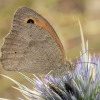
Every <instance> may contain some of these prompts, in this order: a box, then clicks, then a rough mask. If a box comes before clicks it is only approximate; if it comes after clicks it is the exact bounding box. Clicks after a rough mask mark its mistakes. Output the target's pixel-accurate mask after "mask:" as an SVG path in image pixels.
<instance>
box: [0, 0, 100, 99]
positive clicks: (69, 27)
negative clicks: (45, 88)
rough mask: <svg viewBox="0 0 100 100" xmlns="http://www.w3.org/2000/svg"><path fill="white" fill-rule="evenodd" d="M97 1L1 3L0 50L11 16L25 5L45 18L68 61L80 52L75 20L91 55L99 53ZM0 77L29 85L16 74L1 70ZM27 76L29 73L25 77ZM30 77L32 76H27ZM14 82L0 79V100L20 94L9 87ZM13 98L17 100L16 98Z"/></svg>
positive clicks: (2, 0) (3, 0)
mask: <svg viewBox="0 0 100 100" xmlns="http://www.w3.org/2000/svg"><path fill="white" fill-rule="evenodd" d="M99 4H100V1H99V0H19V1H18V0H10V1H8V0H0V47H1V46H2V43H3V38H4V36H5V35H6V34H7V33H8V32H9V30H10V28H11V22H12V18H13V14H14V12H15V11H16V9H18V7H20V6H27V7H30V8H32V9H34V10H35V11H37V12H38V13H39V14H41V15H42V16H44V17H45V18H46V19H47V20H48V21H49V22H50V23H51V25H52V26H53V27H54V29H55V30H56V32H57V34H58V36H59V38H60V40H61V41H62V44H63V46H64V49H65V51H66V56H67V58H68V59H70V58H71V59H72V60H74V61H76V57H79V51H80V49H81V38H80V30H79V24H78V18H79V19H80V21H81V24H82V28H83V32H84V37H85V41H86V40H88V41H89V48H92V50H91V51H90V52H91V54H94V53H95V54H98V53H99V51H100V46H99V43H100V40H99V38H100V28H99V27H100V5H99ZM0 74H5V75H8V76H10V77H12V78H14V79H15V80H17V81H19V82H21V83H23V84H26V85H27V86H30V84H28V82H26V81H25V80H24V79H23V78H22V76H20V75H19V73H17V72H7V71H4V70H3V68H2V67H1V64H0ZM28 75H29V74H28ZM30 76H31V75H30ZM12 85H13V86H14V83H12V82H11V81H9V80H7V79H5V78H3V77H2V76H0V97H1V98H9V99H14V100H16V99H17V98H18V97H21V96H22V95H21V94H20V93H19V92H18V91H17V90H15V89H13V88H12V87H11V86H12ZM15 98H16V99H15Z"/></svg>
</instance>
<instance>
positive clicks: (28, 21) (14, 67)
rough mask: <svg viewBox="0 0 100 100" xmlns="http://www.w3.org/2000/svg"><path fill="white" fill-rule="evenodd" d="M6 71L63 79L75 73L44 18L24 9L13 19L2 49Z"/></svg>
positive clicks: (2, 58)
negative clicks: (49, 74) (70, 73)
mask: <svg viewBox="0 0 100 100" xmlns="http://www.w3.org/2000/svg"><path fill="white" fill-rule="evenodd" d="M1 52H2V56H1V63H2V66H3V68H4V69H5V70H9V71H21V72H28V73H35V74H44V75H45V74H47V73H48V72H50V71H52V72H51V74H52V75H53V76H55V77H58V76H63V75H65V74H67V73H68V71H69V72H72V71H73V70H74V69H75V66H74V65H72V64H71V63H70V62H69V61H67V60H66V55H65V51H64V48H63V46H62V43H61V42H60V40H59V38H58V36H57V34H56V32H55V30H54V29H53V28H52V26H51V25H50V24H49V22H48V21H47V20H46V19H44V18H43V17H42V16H41V15H39V14H38V13H36V12H35V11H33V10H32V9H30V8H27V7H21V8H19V9H18V10H17V11H16V12H15V15H14V19H13V24H12V28H11V31H10V33H9V34H8V35H7V36H6V37H5V41H4V44H3V46H2V48H1Z"/></svg>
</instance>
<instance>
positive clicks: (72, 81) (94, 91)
mask: <svg viewBox="0 0 100 100" xmlns="http://www.w3.org/2000/svg"><path fill="white" fill-rule="evenodd" d="M79 24H80V22H79ZM80 30H81V38H82V52H81V53H80V54H81V56H80V59H78V60H77V63H76V65H77V68H76V69H75V70H74V72H73V73H72V74H70V73H69V74H67V75H65V76H63V77H61V78H53V77H52V76H47V77H45V78H42V79H39V78H38V77H37V76H35V75H34V79H30V78H29V77H27V76H25V75H24V74H22V73H20V74H21V75H23V77H24V78H26V79H27V80H28V81H29V82H30V83H32V84H33V89H29V88H28V87H26V86H24V85H23V84H20V83H19V82H17V81H15V80H14V79H12V78H9V77H8V76H4V75H3V76H4V77H7V78H9V79H10V80H11V81H13V82H14V83H16V84H17V85H18V88H16V87H14V88H16V89H17V90H19V91H20V92H21V93H22V94H24V96H25V97H26V99H27V100H28V99H29V100H100V56H98V57H97V58H96V57H95V55H94V56H91V55H90V54H89V49H88V42H86V43H84V37H83V33H82V29H81V25H80ZM85 44H86V45H85ZM19 99H20V100H24V99H21V98H19Z"/></svg>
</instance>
